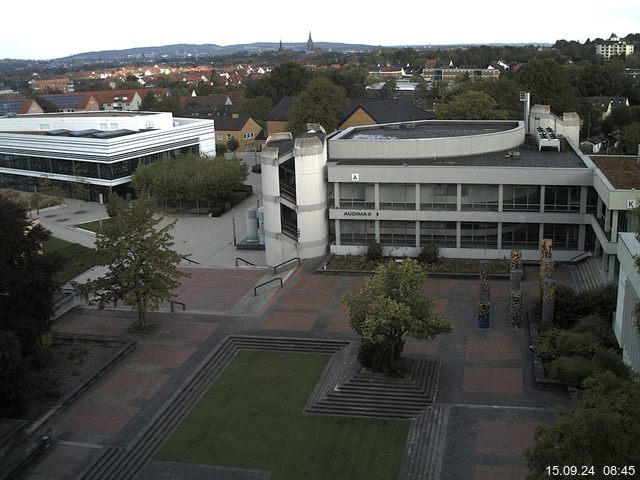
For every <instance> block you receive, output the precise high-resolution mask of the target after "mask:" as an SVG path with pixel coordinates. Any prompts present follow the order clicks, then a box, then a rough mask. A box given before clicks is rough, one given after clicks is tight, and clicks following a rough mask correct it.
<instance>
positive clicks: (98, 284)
mask: <svg viewBox="0 0 640 480" xmlns="http://www.w3.org/2000/svg"><path fill="white" fill-rule="evenodd" d="M108 211H109V212H110V214H111V216H112V218H113V221H112V222H110V223H107V224H105V225H104V226H103V228H102V229H101V230H100V232H99V233H98V234H97V236H96V249H97V250H98V252H99V253H100V254H101V255H102V258H103V262H102V265H105V266H106V267H108V272H107V273H106V274H105V275H104V276H102V277H99V278H97V279H95V280H91V281H89V282H87V283H86V284H85V285H84V286H83V287H82V288H83V290H84V291H85V292H86V293H89V292H91V293H93V294H94V295H95V296H96V299H97V300H98V302H99V305H100V307H104V306H105V304H106V303H107V302H111V301H118V300H121V301H122V302H123V303H124V304H125V305H128V306H130V307H131V308H132V309H133V310H136V311H137V312H138V321H139V324H140V326H142V327H144V326H146V325H147V322H146V313H147V312H148V311H150V310H157V309H158V308H159V306H160V303H161V302H163V301H165V302H168V301H170V300H172V299H174V298H175V295H174V294H173V293H172V290H173V289H175V288H177V287H178V286H179V285H180V282H179V279H180V277H182V276H184V275H185V273H183V272H181V271H180V270H179V269H178V267H177V266H178V264H179V263H180V261H181V260H182V257H181V256H180V255H179V254H178V253H177V252H175V251H174V250H173V249H172V247H173V237H172V236H171V230H172V229H173V227H174V226H175V221H174V222H172V223H170V224H168V225H166V226H164V227H159V224H160V222H161V221H162V217H160V218H155V217H154V215H153V211H152V210H151V205H150V203H149V202H148V201H146V200H137V201H135V202H125V201H124V200H122V199H120V197H118V196H117V195H114V196H113V197H112V199H111V201H110V203H109V207H108Z"/></svg>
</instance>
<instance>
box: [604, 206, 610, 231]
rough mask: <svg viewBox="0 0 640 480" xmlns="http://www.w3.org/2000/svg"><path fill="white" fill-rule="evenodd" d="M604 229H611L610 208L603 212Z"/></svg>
mask: <svg viewBox="0 0 640 480" xmlns="http://www.w3.org/2000/svg"><path fill="white" fill-rule="evenodd" d="M604 231H605V232H610V231H611V210H609V209H608V208H607V209H606V210H605V213H604Z"/></svg>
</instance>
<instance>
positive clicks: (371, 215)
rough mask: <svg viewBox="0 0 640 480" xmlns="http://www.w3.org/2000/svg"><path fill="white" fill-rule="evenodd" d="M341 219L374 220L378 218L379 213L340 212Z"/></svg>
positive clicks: (362, 211)
mask: <svg viewBox="0 0 640 480" xmlns="http://www.w3.org/2000/svg"><path fill="white" fill-rule="evenodd" d="M342 216H343V217H359V218H375V217H379V216H380V213H379V212H376V211H371V210H345V211H344V212H342Z"/></svg>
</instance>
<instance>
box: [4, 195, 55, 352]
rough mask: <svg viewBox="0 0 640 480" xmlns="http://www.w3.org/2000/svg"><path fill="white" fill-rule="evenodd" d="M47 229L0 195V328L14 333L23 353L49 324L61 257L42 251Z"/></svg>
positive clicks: (33, 343)
mask: <svg viewBox="0 0 640 480" xmlns="http://www.w3.org/2000/svg"><path fill="white" fill-rule="evenodd" d="M49 235H50V233H49V232H48V231H47V230H45V229H44V228H43V227H42V226H41V225H39V224H33V223H32V222H31V221H30V220H29V219H28V218H27V215H26V211H25V210H24V208H23V207H21V206H19V205H18V204H16V203H14V202H12V201H9V200H7V199H5V198H4V197H3V196H0V272H2V273H1V274H0V330H10V331H12V332H14V333H15V336H16V339H17V340H18V341H19V342H20V344H21V346H22V350H23V351H24V352H25V353H27V354H28V353H31V352H34V351H36V350H37V349H38V344H37V342H38V338H39V337H40V335H41V334H42V333H44V332H46V331H47V330H48V328H49V319H50V318H51V316H52V315H53V295H54V293H55V292H56V290H57V288H58V285H56V284H55V282H54V275H55V273H56V271H57V270H58V269H59V267H60V260H59V259H58V258H56V257H54V256H52V255H43V254H42V253H41V245H42V242H44V241H45V240H47V239H48V238H49Z"/></svg>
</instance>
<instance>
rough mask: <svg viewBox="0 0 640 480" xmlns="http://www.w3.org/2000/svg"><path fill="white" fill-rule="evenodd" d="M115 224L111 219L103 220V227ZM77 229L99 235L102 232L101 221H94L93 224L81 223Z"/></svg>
mask: <svg viewBox="0 0 640 480" xmlns="http://www.w3.org/2000/svg"><path fill="white" fill-rule="evenodd" d="M111 222H113V220H111V219H110V218H105V219H103V220H102V226H103V227H104V226H105V225H108V224H110V223H111ZM76 227H79V228H84V229H85V230H89V231H91V232H94V233H98V232H99V231H100V220H94V221H93V222H87V223H81V224H79V225H76Z"/></svg>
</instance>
